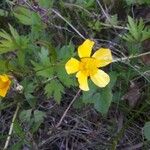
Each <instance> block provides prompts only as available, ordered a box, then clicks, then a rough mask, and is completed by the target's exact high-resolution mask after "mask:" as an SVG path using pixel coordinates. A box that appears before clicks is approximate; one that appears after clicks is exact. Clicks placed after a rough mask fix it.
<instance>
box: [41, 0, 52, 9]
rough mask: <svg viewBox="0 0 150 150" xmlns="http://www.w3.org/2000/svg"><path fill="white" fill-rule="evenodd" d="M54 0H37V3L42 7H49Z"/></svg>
mask: <svg viewBox="0 0 150 150" xmlns="http://www.w3.org/2000/svg"><path fill="white" fill-rule="evenodd" d="M53 3H54V0H50V1H49V0H39V5H40V6H41V7H44V8H51V7H52V6H53Z"/></svg>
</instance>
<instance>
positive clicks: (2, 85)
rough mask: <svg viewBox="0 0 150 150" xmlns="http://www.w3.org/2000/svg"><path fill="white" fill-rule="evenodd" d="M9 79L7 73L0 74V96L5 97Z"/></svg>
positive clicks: (9, 82)
mask: <svg viewBox="0 0 150 150" xmlns="http://www.w3.org/2000/svg"><path fill="white" fill-rule="evenodd" d="M10 84H11V81H10V79H9V77H8V76H7V75H0V96H2V97H5V96H6V94H7V91H8V89H9V87H10Z"/></svg>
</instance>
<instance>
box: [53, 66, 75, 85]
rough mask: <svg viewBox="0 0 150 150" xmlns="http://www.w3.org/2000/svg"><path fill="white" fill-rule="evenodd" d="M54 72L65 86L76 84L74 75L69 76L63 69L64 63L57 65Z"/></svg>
mask: <svg viewBox="0 0 150 150" xmlns="http://www.w3.org/2000/svg"><path fill="white" fill-rule="evenodd" d="M56 74H57V76H58V78H59V80H60V81H61V82H62V83H63V85H65V86H66V87H69V88H70V87H71V86H76V83H77V82H76V80H75V78H74V77H72V76H69V75H68V74H67V72H66V70H65V64H62V65H59V66H57V67H56Z"/></svg>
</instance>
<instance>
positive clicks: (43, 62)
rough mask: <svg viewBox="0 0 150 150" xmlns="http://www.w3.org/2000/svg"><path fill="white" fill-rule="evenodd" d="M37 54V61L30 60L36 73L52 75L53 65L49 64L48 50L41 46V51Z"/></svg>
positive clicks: (43, 75)
mask: <svg viewBox="0 0 150 150" xmlns="http://www.w3.org/2000/svg"><path fill="white" fill-rule="evenodd" d="M38 55H39V62H38V63H36V62H34V61H31V63H32V65H33V66H34V70H35V71H36V74H37V75H38V76H42V77H46V78H49V77H52V76H53V74H54V67H53V64H51V62H50V58H49V52H48V50H47V49H45V48H44V47H42V49H41V52H40V53H39V54H38Z"/></svg>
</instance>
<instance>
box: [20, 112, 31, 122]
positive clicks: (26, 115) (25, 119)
mask: <svg viewBox="0 0 150 150" xmlns="http://www.w3.org/2000/svg"><path fill="white" fill-rule="evenodd" d="M31 112H32V109H28V110H23V111H22V112H21V113H20V115H19V119H20V120H21V121H22V122H30V120H31Z"/></svg>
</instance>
